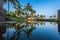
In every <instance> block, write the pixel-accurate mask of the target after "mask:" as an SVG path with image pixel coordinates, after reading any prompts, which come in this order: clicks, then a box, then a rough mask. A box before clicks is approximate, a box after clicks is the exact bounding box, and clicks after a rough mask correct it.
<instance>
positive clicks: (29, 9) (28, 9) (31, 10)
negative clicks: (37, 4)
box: [24, 3, 36, 15]
mask: <svg viewBox="0 0 60 40" xmlns="http://www.w3.org/2000/svg"><path fill="white" fill-rule="evenodd" d="M24 10H25V11H26V12H27V14H28V13H29V12H31V15H33V14H34V13H36V11H35V10H33V9H32V6H31V5H30V3H28V4H27V5H26V6H25V8H24Z"/></svg>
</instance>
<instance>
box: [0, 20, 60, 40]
mask: <svg viewBox="0 0 60 40" xmlns="http://www.w3.org/2000/svg"><path fill="white" fill-rule="evenodd" d="M56 24H57V23H56V22H43V21H25V22H16V23H10V24H8V27H7V29H6V28H4V27H3V29H2V28H1V29H2V32H3V33H2V32H0V34H1V37H0V39H3V38H2V35H3V37H4V40H5V39H7V40H22V39H21V38H22V37H23V38H25V37H27V38H31V37H32V35H33V32H34V31H36V29H37V28H38V26H39V27H40V26H42V27H41V28H43V26H52V25H53V26H56ZM59 26H60V23H58V32H60V27H59ZM46 28H47V27H46ZM49 28H50V27H49ZM52 28H53V27H52ZM6 30H7V31H6ZM38 31H41V29H39V30H38ZM50 31H51V30H50ZM35 33H36V32H34V34H35ZM39 33H40V32H39ZM39 33H38V34H36V35H39ZM6 34H7V35H6ZM47 34H48V33H47ZM8 35H9V36H8ZM6 36H8V38H7V37H6ZM24 36H25V37H24Z"/></svg>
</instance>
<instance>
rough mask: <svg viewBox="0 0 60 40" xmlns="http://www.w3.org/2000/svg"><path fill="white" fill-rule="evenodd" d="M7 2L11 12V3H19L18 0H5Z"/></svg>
mask: <svg viewBox="0 0 60 40" xmlns="http://www.w3.org/2000/svg"><path fill="white" fill-rule="evenodd" d="M6 2H8V13H9V6H10V3H11V4H13V5H14V6H17V4H19V2H18V0H4V3H6Z"/></svg>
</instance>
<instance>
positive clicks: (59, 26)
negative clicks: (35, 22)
mask: <svg viewBox="0 0 60 40" xmlns="http://www.w3.org/2000/svg"><path fill="white" fill-rule="evenodd" d="M58 33H59V34H60V23H58Z"/></svg>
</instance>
